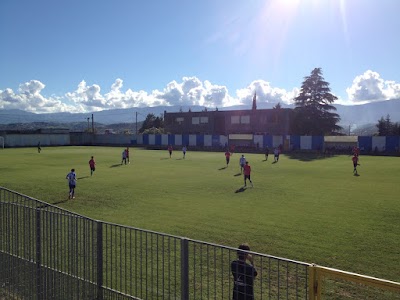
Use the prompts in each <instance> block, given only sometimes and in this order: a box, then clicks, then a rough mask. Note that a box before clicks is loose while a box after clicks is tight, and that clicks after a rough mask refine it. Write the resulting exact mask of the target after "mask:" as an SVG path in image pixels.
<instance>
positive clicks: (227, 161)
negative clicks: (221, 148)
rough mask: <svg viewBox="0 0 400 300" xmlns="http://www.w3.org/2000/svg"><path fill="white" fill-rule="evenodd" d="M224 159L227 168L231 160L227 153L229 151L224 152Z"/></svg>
mask: <svg viewBox="0 0 400 300" xmlns="http://www.w3.org/2000/svg"><path fill="white" fill-rule="evenodd" d="M225 159H226V166H228V165H229V160H230V159H231V153H230V152H229V150H226V152H225Z"/></svg>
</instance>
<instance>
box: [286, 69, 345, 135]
mask: <svg viewBox="0 0 400 300" xmlns="http://www.w3.org/2000/svg"><path fill="white" fill-rule="evenodd" d="M330 91H331V89H330V88H329V83H328V82H326V81H325V80H324V78H323V77H322V70H321V68H315V69H314V70H312V72H311V75H310V76H306V77H305V78H304V81H303V84H302V86H301V90H300V94H299V95H298V96H297V97H296V98H294V102H295V105H296V108H295V110H294V119H293V123H292V132H293V133H295V134H300V135H329V134H335V133H336V132H338V131H339V130H340V129H342V128H341V127H340V126H339V125H337V124H338V123H339V121H340V117H339V115H338V114H337V113H335V112H334V111H336V107H334V106H333V105H332V104H333V102H334V101H335V100H337V97H336V96H335V95H333V94H331V92H330Z"/></svg>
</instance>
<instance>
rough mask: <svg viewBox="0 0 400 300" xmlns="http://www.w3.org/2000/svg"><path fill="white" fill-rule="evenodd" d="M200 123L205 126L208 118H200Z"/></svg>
mask: <svg viewBox="0 0 400 300" xmlns="http://www.w3.org/2000/svg"><path fill="white" fill-rule="evenodd" d="M200 123H201V124H207V123H208V117H201V118H200Z"/></svg>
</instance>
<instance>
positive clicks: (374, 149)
mask: <svg viewBox="0 0 400 300" xmlns="http://www.w3.org/2000/svg"><path fill="white" fill-rule="evenodd" d="M0 135H1V137H2V138H3V142H4V146H5V147H35V146H36V145H37V144H38V142H39V141H40V142H41V145H42V146H44V147H45V146H68V145H71V146H91V145H93V146H102V145H103V146H129V145H132V146H144V147H149V148H155V149H157V148H158V149H160V148H166V146H167V145H172V146H175V147H182V146H183V145H186V146H189V147H190V149H204V150H207V149H211V150H218V149H224V148H225V146H227V145H231V144H235V145H236V146H238V148H237V149H236V150H239V151H240V149H241V148H242V150H243V152H247V151H249V152H251V151H253V150H254V151H257V150H262V149H265V148H266V147H269V148H270V149H273V148H275V147H280V146H282V148H283V150H285V151H292V150H294V151H297V150H299V151H321V150H323V149H325V148H327V147H330V148H331V147H332V146H335V148H336V150H337V151H338V153H344V152H345V153H347V152H348V151H347V150H346V149H347V148H349V147H350V148H351V147H353V146H357V145H358V146H359V148H360V149H361V153H363V154H381V153H384V154H399V149H400V136H343V137H341V136H334V137H327V136H325V137H324V136H297V135H274V136H272V135H265V134H263V135H262V134H250V135H249V134H245V135H240V134H231V135H211V134H159V135H155V134H138V135H135V134H93V133H87V132H60V133H30V134H28V133H18V134H17V133H5V132H3V133H0ZM232 136H234V138H231V137H232ZM249 136H250V139H249ZM235 137H236V138H238V139H235ZM332 138H333V140H332ZM349 140H351V141H352V142H349ZM245 145H246V146H245ZM346 151H347V152H346Z"/></svg>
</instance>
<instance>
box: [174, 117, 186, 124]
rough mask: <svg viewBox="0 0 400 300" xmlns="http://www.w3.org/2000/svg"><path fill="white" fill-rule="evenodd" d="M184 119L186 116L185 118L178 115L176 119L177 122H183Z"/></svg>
mask: <svg viewBox="0 0 400 300" xmlns="http://www.w3.org/2000/svg"><path fill="white" fill-rule="evenodd" d="M184 120H185V118H183V117H177V118H176V119H175V122H176V123H178V124H182V123H183V121H184Z"/></svg>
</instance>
